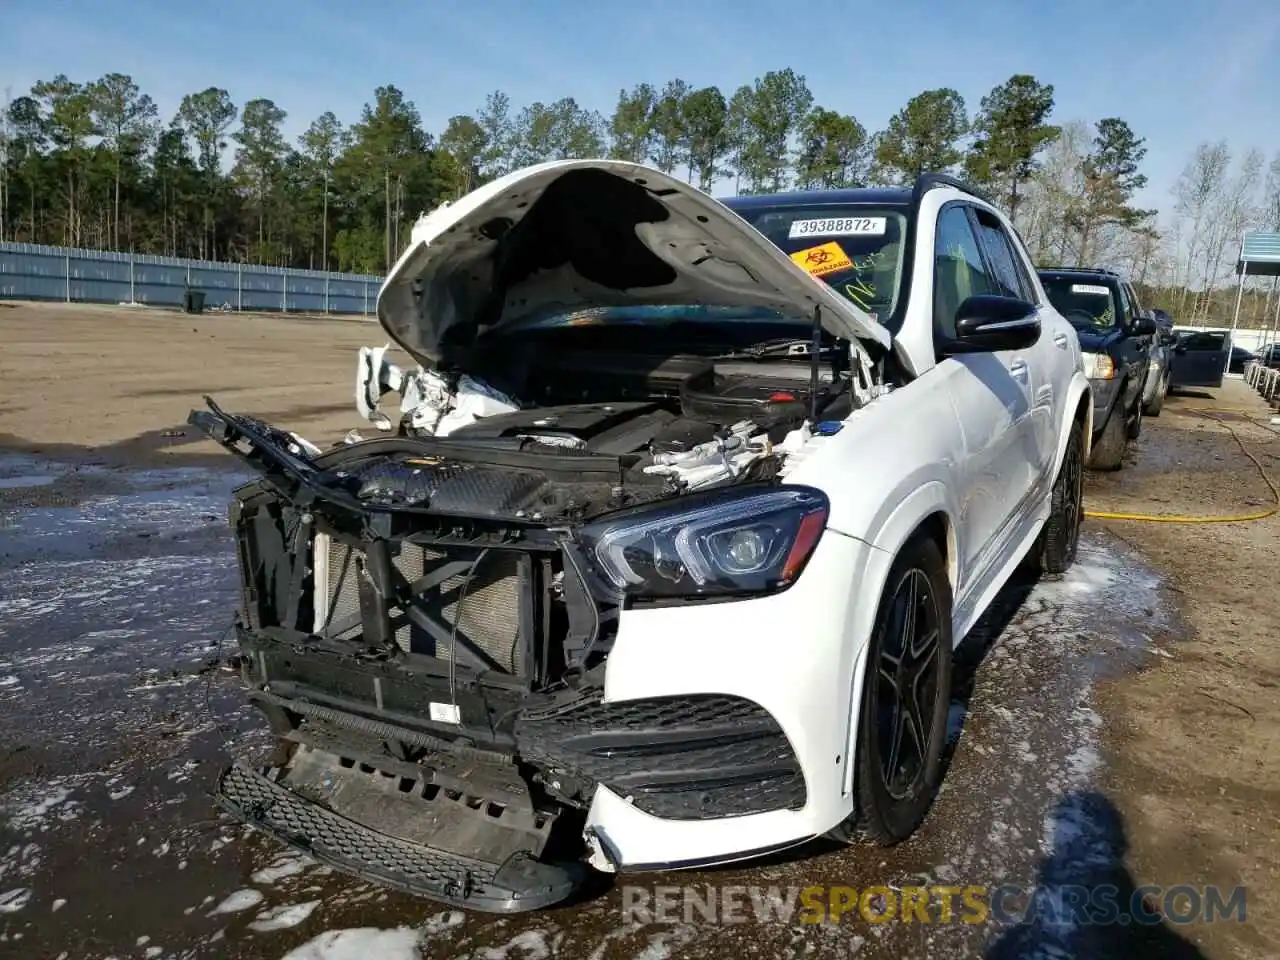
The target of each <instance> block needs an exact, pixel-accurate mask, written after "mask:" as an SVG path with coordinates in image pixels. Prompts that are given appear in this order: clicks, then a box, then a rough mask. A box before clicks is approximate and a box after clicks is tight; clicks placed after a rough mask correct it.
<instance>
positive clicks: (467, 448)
mask: <svg viewBox="0 0 1280 960" xmlns="http://www.w3.org/2000/svg"><path fill="white" fill-rule="evenodd" d="M378 316H379V319H380V321H381V323H382V325H383V327H384V328H385V329H386V331H387V333H388V334H389V336H390V337H391V338H392V339H393V340H394V341H395V342H396V343H397V344H398V345H399V346H400V347H401V348H403V350H404V351H406V352H407V353H408V354H409V355H410V356H412V357H413V358H415V359H416V360H417V361H418V363H419V364H420V366H419V367H418V368H417V369H416V370H412V371H409V370H405V369H401V368H400V367H398V366H396V365H394V364H392V363H390V362H389V361H388V358H387V356H386V353H385V350H384V349H381V348H380V349H377V350H373V351H369V350H366V351H363V352H362V356H361V361H360V368H359V369H360V373H359V378H358V383H357V392H358V397H359V404H360V407H361V409H362V410H364V411H365V412H366V413H367V414H368V415H369V417H370V418H371V419H373V420H374V421H375V422H376V423H377V424H378V425H379V426H381V427H383V428H384V429H385V430H386V431H387V435H386V436H383V437H375V438H374V439H367V440H355V441H353V442H349V443H347V444H344V445H341V446H339V447H337V448H334V449H332V450H329V451H326V452H324V453H320V452H319V451H318V450H316V449H315V448H314V447H312V446H311V445H310V444H308V443H306V442H305V441H303V440H302V439H301V438H299V437H296V436H294V435H292V434H289V433H287V432H285V431H283V430H280V429H277V428H274V427H271V426H269V425H266V424H263V423H260V422H258V421H255V420H252V419H250V418H246V417H238V416H235V415H231V414H225V413H223V412H222V411H220V410H219V409H218V408H217V407H216V405H214V404H212V402H211V404H210V406H211V410H210V411H207V412H206V411H198V412H194V413H193V414H192V422H194V423H198V424H200V425H201V426H203V427H204V428H205V429H206V430H207V431H208V432H209V433H210V434H211V435H212V436H214V437H215V438H216V439H218V440H220V441H221V442H222V443H223V444H224V445H226V446H228V447H229V448H231V449H233V450H235V451H236V452H238V453H240V454H242V455H244V456H245V457H247V458H248V459H249V461H250V462H251V463H253V464H255V465H256V466H257V467H258V468H259V469H260V470H261V471H262V472H263V473H264V477H263V479H262V480H259V481H255V482H253V483H251V484H248V485H247V486H245V487H243V488H241V489H239V490H237V491H236V495H235V496H236V499H235V502H234V503H233V505H232V513H231V516H232V523H233V526H234V528H235V531H236V535H237V540H238V543H239V544H240V558H241V569H242V577H243V583H244V605H243V612H242V614H241V621H242V622H241V625H240V630H239V642H240V646H241V650H242V653H243V658H242V662H243V664H244V680H245V683H246V685H247V687H248V695H249V697H250V698H251V699H252V700H253V701H254V702H255V703H257V704H258V705H260V706H261V707H262V709H263V711H264V713H265V714H266V716H267V718H268V719H269V721H270V722H271V724H272V726H273V728H274V730H275V732H276V733H277V734H278V735H279V736H280V738H281V744H282V746H283V748H284V749H283V750H282V751H281V753H280V755H279V756H278V757H277V758H276V759H275V761H274V765H273V766H272V767H271V768H268V769H256V770H255V769H249V768H248V767H246V766H243V765H234V766H232V767H231V768H230V769H228V770H227V771H226V773H225V774H224V775H223V777H222V779H221V783H220V788H219V795H220V798H221V802H222V803H223V805H224V806H225V807H226V808H227V809H229V810H231V811H232V812H234V813H235V814H236V815H237V816H239V817H240V818H242V819H243V820H245V821H246V822H248V823H251V824H253V825H255V826H257V827H259V828H262V829H265V830H267V831H269V832H271V833H273V834H274V835H276V836H277V837H279V838H280V839H281V840H283V841H285V842H287V843H291V844H294V845H297V846H300V847H302V848H304V849H306V850H308V851H309V852H310V853H311V854H312V855H314V856H317V857H319V858H321V859H323V860H325V861H327V862H329V863H332V864H334V865H335V866H337V867H339V868H341V869H345V870H348V871H351V872H354V873H357V874H360V875H362V876H366V877H371V878H373V879H376V880H381V881H383V882H389V883H393V884H395V885H397V886H399V887H400V888H402V889H406V890H410V891H413V892H417V893H420V894H423V895H425V896H429V897H434V898H437V899H441V900H445V901H449V902H452V903H458V904H463V905H467V906H471V907H475V908H479V909H489V910H521V909H532V908H536V907H539V906H543V905H546V904H549V903H553V902H555V901H557V900H560V899H563V898H564V897H567V896H568V895H569V894H570V893H571V892H572V890H573V889H574V888H575V886H576V885H577V884H578V883H579V882H580V881H581V879H582V876H583V864H584V863H588V864H590V865H591V866H594V867H595V868H597V869H601V870H608V871H616V870H622V871H635V870H647V869H665V868H669V867H678V866H693V865H704V864H711V863H717V862H724V861H730V860H735V859H743V858H748V857H752V856H755V855H759V854H762V853H765V852H768V851H773V850H777V849H779V848H783V847H787V846H791V845H794V844H798V843H801V842H803V841H806V840H808V839H810V838H812V837H814V836H817V835H822V834H826V835H832V836H837V837H840V838H846V839H850V838H853V837H854V836H855V835H863V836H866V837H869V838H871V839H872V840H875V841H877V842H880V843H894V842H896V841H898V840H901V839H903V838H904V837H906V836H907V835H909V834H910V833H911V832H912V831H913V830H915V828H916V827H917V825H918V824H919V823H920V822H921V820H922V819H923V817H924V816H925V814H926V812H927V810H928V808H929V805H930V803H931V802H932V800H933V798H934V796H935V795H936V793H937V790H938V787H939V780H940V762H939V758H940V755H941V752H942V748H943V744H944V738H945V727H946V716H947V707H948V692H949V684H950V677H951V651H952V648H953V646H954V645H955V644H956V643H958V642H959V640H960V639H961V638H962V637H963V636H964V635H965V633H966V632H967V631H968V630H969V629H970V627H971V626H972V625H973V623H974V622H975V621H976V620H977V619H978V618H979V617H980V616H981V614H982V613H983V611H984V610H985V609H986V607H987V606H988V605H989V604H990V602H991V601H992V599H993V598H994V597H995V595H996V593H997V592H998V591H999V590H1000V588H1001V586H1002V585H1003V584H1004V582H1005V580H1006V578H1007V577H1008V576H1009V575H1010V573H1011V572H1012V571H1013V570H1014V568H1015V567H1016V566H1017V565H1018V564H1019V563H1020V562H1021V561H1023V560H1024V559H1025V558H1026V557H1028V556H1030V557H1031V558H1032V559H1033V560H1035V561H1038V562H1039V564H1040V565H1041V567H1042V568H1043V569H1044V570H1046V571H1048V572H1050V573H1060V572H1062V571H1063V570H1065V569H1066V568H1067V567H1068V566H1069V565H1070V564H1071V562H1072V560H1073V558H1074V556H1075V551H1076V543H1077V537H1078V531H1079V522H1080V517H1081V465H1082V463H1083V461H1084V459H1085V457H1086V456H1087V454H1088V445H1089V437H1090V435H1091V430H1090V415H1091V404H1090V396H1089V384H1088V381H1087V379H1086V378H1085V376H1084V372H1083V369H1082V363H1081V355H1080V348H1079V345H1078V342H1077V339H1076V336H1075V333H1074V331H1073V330H1072V328H1071V327H1070V326H1069V325H1068V324H1067V323H1066V322H1065V321H1064V320H1063V319H1062V318H1061V317H1060V316H1059V315H1058V314H1057V312H1056V311H1055V310H1054V309H1053V308H1052V307H1051V306H1050V305H1049V303H1048V301H1047V300H1046V298H1045V296H1044V292H1043V290H1042V289H1041V286H1040V283H1039V281H1038V279H1037V277H1036V274H1035V272H1034V270H1033V268H1032V264H1031V261H1030V258H1029V257H1028V256H1027V252H1026V250H1025V248H1024V247H1023V244H1022V243H1021V242H1020V240H1019V238H1018V236H1017V234H1016V233H1015V231H1014V230H1013V229H1011V227H1010V225H1009V222H1008V220H1007V219H1006V218H1005V217H1004V215H1003V214H1001V213H1000V212H999V211H998V210H997V209H996V208H995V207H993V206H992V205H991V204H990V203H988V202H987V201H986V200H984V199H983V198H982V197H980V196H979V195H977V194H976V193H974V192H972V191H970V190H968V189H966V188H965V187H964V186H963V185H962V184H960V183H958V182H956V181H954V180H951V179H949V178H946V177H941V176H928V177H924V178H922V179H921V180H920V181H919V182H918V183H917V184H916V185H915V187H914V189H898V190H842V191H829V192H814V193H798V194H787V195H778V196H758V197H748V198H738V199H734V200H730V201H726V202H724V203H721V202H719V201H716V200H714V199H712V198H710V197H709V196H707V195H706V194H704V193H702V192H700V191H698V190H696V189H694V188H692V187H691V186H689V185H688V184H686V183H683V182H681V181H679V180H676V179H674V178H672V177H669V176H667V175H665V174H663V173H661V172H659V171H656V170H652V169H648V168H645V167H641V166H636V165H632V164H628V163H622V162H615V161H605V160H580V161H565V162H557V163H551V164H544V165H540V166H536V167H532V168H529V169H526V170H522V171H518V172H516V173H513V174H510V175H508V176H506V177H504V178H502V179H500V180H498V181H496V182H494V183H490V184H488V185H486V186H484V187H481V188H480V189H478V190H477V191H475V192H474V193H472V194H470V195H468V196H466V197H464V198H463V199H461V200H460V201H458V202H457V203H455V204H453V205H451V206H447V207H445V208H442V209H440V210H437V211H435V212H433V213H431V214H430V215H428V216H427V217H425V218H424V219H422V220H421V221H420V222H419V223H418V225H417V227H416V228H415V231H414V234H413V239H412V242H411V244H410V246H409V249H408V250H406V251H405V253H404V255H403V256H402V257H401V258H400V260H399V262H398V263H397V264H396V266H395V268H394V270H393V271H392V272H391V274H390V276H389V277H388V278H387V280H386V283H385V285H384V287H383V289H382V292H381V295H380V297H379V301H378ZM387 391H394V392H398V393H399V395H400V396H399V410H398V413H397V415H395V416H394V417H393V416H389V415H387V414H385V413H380V412H379V411H378V409H377V407H378V403H379V400H380V399H381V397H382V395H383V394H384V393H385V392H387Z"/></svg>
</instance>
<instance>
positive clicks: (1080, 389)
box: [1052, 376, 1124, 477]
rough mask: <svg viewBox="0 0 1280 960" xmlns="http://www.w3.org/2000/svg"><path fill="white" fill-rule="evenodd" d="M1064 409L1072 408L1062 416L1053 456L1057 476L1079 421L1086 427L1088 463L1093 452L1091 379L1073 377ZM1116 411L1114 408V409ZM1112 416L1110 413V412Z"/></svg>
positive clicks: (1054, 473)
mask: <svg viewBox="0 0 1280 960" xmlns="http://www.w3.org/2000/svg"><path fill="white" fill-rule="evenodd" d="M1123 396H1124V390H1123V388H1122V389H1121V391H1120V393H1119V397H1118V399H1117V401H1116V402H1117V403H1119V402H1121V401H1120V399H1119V398H1123ZM1063 409H1064V410H1070V411H1071V414H1070V415H1069V416H1066V417H1063V418H1062V429H1061V430H1060V431H1059V435H1058V449H1057V452H1056V453H1055V454H1054V457H1053V474H1052V476H1054V477H1057V476H1058V471H1059V470H1061V469H1062V460H1063V458H1064V457H1065V456H1066V455H1067V441H1068V440H1069V439H1070V438H1071V428H1072V427H1074V426H1075V425H1076V424H1077V423H1078V424H1080V425H1081V427H1083V429H1084V451H1083V454H1082V456H1083V458H1084V461H1085V462H1086V463H1087V462H1088V460H1089V454H1090V453H1092V452H1093V390H1092V389H1091V388H1090V386H1089V381H1088V380H1086V379H1085V378H1084V377H1083V376H1076V377H1073V378H1072V380H1071V386H1070V387H1069V388H1068V389H1067V402H1066V403H1065V404H1063ZM1113 412H1114V410H1113ZM1108 416H1110V413H1108Z"/></svg>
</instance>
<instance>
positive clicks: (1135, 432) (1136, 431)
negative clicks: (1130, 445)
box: [1125, 398, 1142, 440]
mask: <svg viewBox="0 0 1280 960" xmlns="http://www.w3.org/2000/svg"><path fill="white" fill-rule="evenodd" d="M1125 434H1126V435H1127V436H1128V437H1129V439H1130V440H1137V439H1138V438H1139V437H1140V436H1142V399H1141V398H1139V399H1138V402H1137V403H1135V404H1134V405H1133V416H1131V417H1130V418H1129V421H1128V423H1126V424H1125Z"/></svg>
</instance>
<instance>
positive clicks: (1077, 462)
mask: <svg viewBox="0 0 1280 960" xmlns="http://www.w3.org/2000/svg"><path fill="white" fill-rule="evenodd" d="M1083 493H1084V425H1083V424H1082V423H1081V422H1080V421H1079V420H1077V421H1076V422H1075V423H1073V424H1072V425H1071V433H1070V434H1069V435H1068V436H1067V450H1066V453H1065V454H1063V457H1062V466H1061V467H1060V468H1059V469H1058V478H1057V479H1056V480H1054V482H1053V493H1052V494H1051V495H1050V500H1049V503H1050V507H1049V519H1048V520H1046V521H1045V524H1044V529H1043V530H1041V531H1040V536H1039V538H1038V539H1037V540H1036V546H1035V549H1034V550H1033V553H1034V555H1035V559H1036V561H1037V562H1036V567H1037V569H1038V570H1039V571H1040V572H1041V573H1046V574H1049V575H1050V576H1059V575H1061V574H1064V573H1066V572H1067V570H1069V569H1070V568H1071V564H1073V563H1075V560H1076V551H1077V550H1078V549H1079V546H1080V521H1081V520H1083V519H1084V497H1083Z"/></svg>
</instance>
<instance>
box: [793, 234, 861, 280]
mask: <svg viewBox="0 0 1280 960" xmlns="http://www.w3.org/2000/svg"><path fill="white" fill-rule="evenodd" d="M791 259H792V260H794V261H795V262H796V263H797V264H799V265H800V267H801V268H802V269H804V270H806V271H808V272H809V273H811V274H813V275H814V276H815V277H821V276H824V275H826V274H828V273H835V272H836V271H837V270H848V269H849V268H850V267H852V266H853V261H852V260H850V259H849V256H848V254H846V253H845V252H844V251H843V250H842V249H840V244H838V243H836V242H835V241H834V240H833V241H832V242H830V243H824V244H822V245H821V246H818V247H809V249H807V250H800V251H798V252H796V253H793V254H792V255H791Z"/></svg>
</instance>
